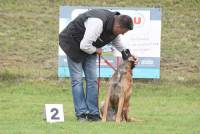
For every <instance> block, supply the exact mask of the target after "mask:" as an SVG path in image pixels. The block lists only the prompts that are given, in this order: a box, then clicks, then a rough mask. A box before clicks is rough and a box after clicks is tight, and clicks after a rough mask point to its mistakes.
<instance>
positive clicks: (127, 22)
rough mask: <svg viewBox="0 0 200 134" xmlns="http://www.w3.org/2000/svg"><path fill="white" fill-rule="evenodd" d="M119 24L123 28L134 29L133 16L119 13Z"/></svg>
mask: <svg viewBox="0 0 200 134" xmlns="http://www.w3.org/2000/svg"><path fill="white" fill-rule="evenodd" d="M119 25H120V26H121V27H122V28H127V29H129V30H133V21H132V19H131V17H130V16H128V15H119Z"/></svg>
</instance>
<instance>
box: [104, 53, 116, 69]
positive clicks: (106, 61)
mask: <svg viewBox="0 0 200 134" xmlns="http://www.w3.org/2000/svg"><path fill="white" fill-rule="evenodd" d="M101 58H102V59H103V60H104V62H105V63H106V64H107V65H108V66H109V67H111V68H112V69H113V70H114V71H116V69H115V67H113V65H112V64H110V62H109V61H108V60H106V58H104V57H103V56H101Z"/></svg>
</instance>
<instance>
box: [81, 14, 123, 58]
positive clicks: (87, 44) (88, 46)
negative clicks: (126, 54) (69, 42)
mask: <svg viewBox="0 0 200 134" xmlns="http://www.w3.org/2000/svg"><path fill="white" fill-rule="evenodd" d="M84 25H85V28H86V30H85V34H84V36H83V39H82V40H81V42H80V49H81V50H82V51H84V52H86V53H88V54H92V53H94V52H96V49H97V48H96V47H95V46H93V45H92V43H93V42H95V41H96V40H97V39H98V38H99V37H100V35H101V33H102V32H103V21H102V20H101V19H99V18H88V19H87V20H86V21H85V23H84ZM112 45H113V46H114V47H115V48H116V49H117V50H118V51H120V52H121V51H122V50H123V49H125V48H124V46H123V44H122V41H121V39H120V35H118V36H117V37H116V38H115V39H114V40H113V41H112Z"/></svg>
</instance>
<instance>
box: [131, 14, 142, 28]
mask: <svg viewBox="0 0 200 134" xmlns="http://www.w3.org/2000/svg"><path fill="white" fill-rule="evenodd" d="M144 23H145V17H144V15H143V14H140V13H136V14H134V15H133V24H134V28H140V27H142V26H143V25H144Z"/></svg>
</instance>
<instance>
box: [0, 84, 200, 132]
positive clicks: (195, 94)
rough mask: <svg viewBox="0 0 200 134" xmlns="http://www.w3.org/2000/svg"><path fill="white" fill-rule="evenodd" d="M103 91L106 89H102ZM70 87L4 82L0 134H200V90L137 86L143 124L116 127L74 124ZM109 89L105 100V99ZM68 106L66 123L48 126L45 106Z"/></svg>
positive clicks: (134, 106)
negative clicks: (45, 118) (49, 104)
mask: <svg viewBox="0 0 200 134" xmlns="http://www.w3.org/2000/svg"><path fill="white" fill-rule="evenodd" d="M103 85H104V84H103ZM69 87H70V86H69V81H68V80H65V81H54V80H51V81H18V82H16V81H15V82H14V81H13V82H12V84H10V82H8V81H3V82H2V83H1V84H0V109H1V114H0V120H1V122H0V130H1V131H0V134H26V133H28V134H36V133H37V134H47V133H48V134H55V133H59V134H69V133H77V134H79V133H80V134H92V133H97V134H100V133H104V134H107V133H116V134H121V133H123V134H130V133H137V134H138V133H139V134H142V133H144V134H146V133H156V134H161V133H162V134H169V133H170V134H176V133H178V134H198V133H200V128H199V122H200V99H199V96H200V90H199V85H184V84H175V85H174V84H172V85H168V84H167V83H160V84H154V83H149V82H144V83H141V82H135V84H134V86H133V94H132V98H131V110H130V115H131V116H134V117H137V118H139V119H142V120H144V121H143V122H135V123H125V122H123V123H122V124H120V125H117V124H115V123H113V122H108V123H101V122H97V123H91V122H86V123H79V122H77V121H76V120H75V116H74V108H73V102H72V96H71V90H70V88H69ZM103 96H104V88H103V89H102V92H101V96H100V100H102V99H103ZM47 103H61V104H64V115H65V122H64V123H53V124H51V123H47V122H45V121H44V120H43V118H42V110H43V108H44V104H47Z"/></svg>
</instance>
